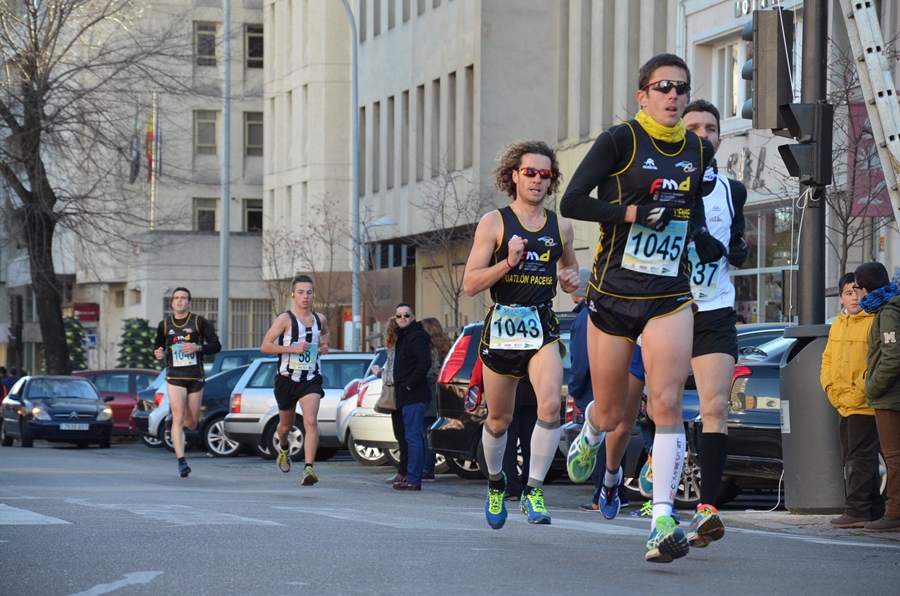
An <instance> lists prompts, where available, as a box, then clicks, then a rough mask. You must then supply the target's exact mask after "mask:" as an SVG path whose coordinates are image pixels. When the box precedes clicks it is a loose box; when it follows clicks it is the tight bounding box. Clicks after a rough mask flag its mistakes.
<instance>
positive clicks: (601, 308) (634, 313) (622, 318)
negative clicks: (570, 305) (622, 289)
mask: <svg viewBox="0 0 900 596" xmlns="http://www.w3.org/2000/svg"><path fill="white" fill-rule="evenodd" d="M586 300H587V301H588V306H587V307H588V312H589V313H590V317H591V322H592V323H593V324H594V327H596V328H597V329H599V330H600V331H602V332H603V333H605V334H607V335H614V336H616V337H626V338H628V339H630V340H631V341H635V342H636V341H637V338H638V336H639V335H640V334H641V333H643V331H644V327H646V326H647V323H648V322H649V321H650V319H656V318H659V317H664V316H666V315H669V314H672V313H673V312H675V311H678V310H681V309H682V308H686V307H690V306H691V305H692V304H693V301H694V299H693V297H692V296H691V295H690V294H686V295H683V296H675V297H671V298H643V299H633V298H618V297H616V296H610V295H609V294H601V293H600V292H597V291H596V290H594V288H593V287H589V290H588V295H587V298H586Z"/></svg>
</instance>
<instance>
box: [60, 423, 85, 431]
mask: <svg viewBox="0 0 900 596" xmlns="http://www.w3.org/2000/svg"><path fill="white" fill-rule="evenodd" d="M90 427H91V425H90V424H77V423H74V422H63V423H62V424H60V425H59V430H89V429H90Z"/></svg>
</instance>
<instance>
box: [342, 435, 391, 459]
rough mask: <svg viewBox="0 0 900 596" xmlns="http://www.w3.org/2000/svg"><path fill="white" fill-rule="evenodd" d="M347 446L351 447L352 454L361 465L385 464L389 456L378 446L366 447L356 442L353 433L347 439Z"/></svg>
mask: <svg viewBox="0 0 900 596" xmlns="http://www.w3.org/2000/svg"><path fill="white" fill-rule="evenodd" d="M347 447H348V448H349V449H350V455H352V456H353V459H355V460H356V463H358V464H359V465H361V466H383V465H384V464H386V463H387V458H386V457H385V456H384V453H383V452H382V451H381V449H379V448H378V447H364V446H363V445H360V444H359V443H357V442H356V439H354V438H353V435H350V438H349V439H348V440H347Z"/></svg>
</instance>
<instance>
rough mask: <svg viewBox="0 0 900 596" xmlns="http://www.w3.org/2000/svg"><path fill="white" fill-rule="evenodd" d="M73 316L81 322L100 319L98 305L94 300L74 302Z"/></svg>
mask: <svg viewBox="0 0 900 596" xmlns="http://www.w3.org/2000/svg"><path fill="white" fill-rule="evenodd" d="M75 318H76V319H78V320H79V321H81V322H82V323H87V322H91V321H99V320H100V305H99V304H97V303H96V302H76V303H75Z"/></svg>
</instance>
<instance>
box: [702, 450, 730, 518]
mask: <svg viewBox="0 0 900 596" xmlns="http://www.w3.org/2000/svg"><path fill="white" fill-rule="evenodd" d="M727 458H728V435H726V434H723V433H700V478H701V482H700V502H701V503H703V504H704V505H713V506H715V504H716V499H717V498H718V496H719V487H720V486H721V485H722V472H723V471H724V470H725V460H726V459H727Z"/></svg>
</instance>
